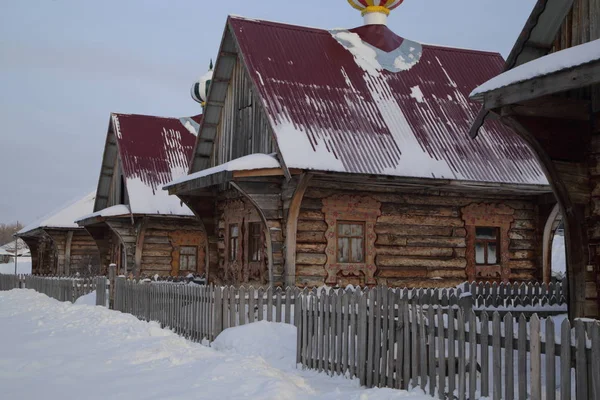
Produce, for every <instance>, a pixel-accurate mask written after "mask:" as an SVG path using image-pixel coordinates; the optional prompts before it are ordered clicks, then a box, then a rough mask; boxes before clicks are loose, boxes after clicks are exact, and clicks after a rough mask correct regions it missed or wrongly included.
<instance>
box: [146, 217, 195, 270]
mask: <svg viewBox="0 0 600 400" xmlns="http://www.w3.org/2000/svg"><path fill="white" fill-rule="evenodd" d="M180 246H195V247H197V249H198V253H197V267H198V268H197V269H196V270H195V271H191V270H182V269H180V266H179V247H180ZM205 265H206V235H205V234H204V232H203V231H202V227H201V225H200V223H199V222H198V221H196V219H195V218H193V217H190V218H175V217H171V218H169V217H162V218H150V219H149V221H148V224H147V227H146V232H145V235H144V240H143V249H142V260H141V275H142V276H153V275H155V274H158V275H160V276H167V275H170V276H182V275H183V276H185V275H187V274H189V273H194V274H198V275H202V274H204V273H205V272H206V268H205Z"/></svg>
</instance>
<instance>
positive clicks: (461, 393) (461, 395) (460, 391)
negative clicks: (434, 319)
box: [457, 309, 496, 400]
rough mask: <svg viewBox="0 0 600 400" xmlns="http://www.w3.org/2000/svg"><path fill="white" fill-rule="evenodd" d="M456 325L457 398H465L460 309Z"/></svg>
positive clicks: (463, 348) (461, 314) (462, 324)
mask: <svg viewBox="0 0 600 400" xmlns="http://www.w3.org/2000/svg"><path fill="white" fill-rule="evenodd" d="M457 325H458V337H457V338H458V354H457V357H458V400H465V399H466V362H465V360H466V354H465V342H466V340H465V319H464V312H463V310H462V309H459V310H458V314H457ZM494 400H496V399H494Z"/></svg>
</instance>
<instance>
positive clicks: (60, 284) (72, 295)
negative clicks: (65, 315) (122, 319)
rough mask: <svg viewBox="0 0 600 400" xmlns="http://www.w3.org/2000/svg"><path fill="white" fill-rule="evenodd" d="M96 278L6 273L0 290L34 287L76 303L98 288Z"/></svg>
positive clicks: (38, 290) (0, 277) (37, 290)
mask: <svg viewBox="0 0 600 400" xmlns="http://www.w3.org/2000/svg"><path fill="white" fill-rule="evenodd" d="M96 282H97V280H96V278H79V277H75V276H71V277H68V276H67V277H65V276H62V277H59V276H37V275H4V274H0V290H11V289H33V290H35V291H36V292H39V293H43V294H45V295H47V296H48V297H52V298H53V299H56V300H58V301H70V302H72V303H74V302H75V301H76V300H77V299H78V298H79V297H81V296H84V295H86V294H88V293H90V292H93V291H94V290H96Z"/></svg>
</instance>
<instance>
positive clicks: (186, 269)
mask: <svg viewBox="0 0 600 400" xmlns="http://www.w3.org/2000/svg"><path fill="white" fill-rule="evenodd" d="M183 249H193V251H194V254H183V251H182V250H183ZM192 256H193V257H194V259H195V260H196V262H195V265H194V268H190V267H189V265H190V263H189V258H190V257H192ZM184 258H186V259H187V260H188V263H187V267H186V268H185V269H184V271H197V270H198V246H193V245H183V246H179V270H182V267H181V266H182V264H183V263H182V259H184Z"/></svg>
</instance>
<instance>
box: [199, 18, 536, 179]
mask: <svg viewBox="0 0 600 400" xmlns="http://www.w3.org/2000/svg"><path fill="white" fill-rule="evenodd" d="M229 23H230V27H231V29H232V31H233V33H234V35H235V37H236V41H237V43H238V45H239V50H240V52H241V56H242V59H243V60H244V62H245V64H246V66H247V68H248V71H249V73H250V76H251V78H252V79H253V81H254V83H255V85H256V87H257V89H258V92H259V94H260V96H261V98H262V101H263V104H264V106H265V109H266V112H267V115H268V117H269V119H270V121H271V124H272V126H273V130H274V132H275V136H276V138H277V143H278V146H279V149H280V151H281V153H282V156H283V159H284V162H285V164H286V166H287V167H288V168H302V169H314V170H328V171H340V172H350V173H364V174H380V175H392V176H410V177H420V178H440V179H458V180H471V181H483V182H494V183H517V184H547V181H546V178H545V177H544V174H543V172H542V170H541V168H540V167H539V165H538V164H537V162H536V161H535V157H534V155H533V153H532V152H531V150H530V149H529V148H528V147H527V145H526V144H525V143H524V142H523V141H522V140H521V139H520V138H519V137H518V136H517V135H516V134H515V133H514V132H512V131H511V130H509V129H508V128H506V127H505V126H503V125H502V124H500V123H499V122H493V121H490V122H489V123H488V124H486V126H485V127H484V128H483V129H482V133H481V135H480V137H479V138H478V140H471V139H470V138H469V137H468V135H467V133H468V131H469V127H470V124H471V121H473V119H474V118H475V116H476V114H477V112H478V106H477V104H476V103H473V102H471V101H470V100H469V99H468V94H469V93H470V91H471V90H473V89H474V88H475V87H477V86H478V85H479V84H481V83H483V82H485V81H487V80H488V79H490V78H491V77H493V76H495V75H497V74H498V73H499V72H501V71H502V66H503V62H504V61H503V60H502V57H501V56H500V55H499V54H495V53H487V52H478V51H471V50H464V49H453V48H447V47H438V46H432V45H422V54H420V58H418V57H417V58H415V60H418V62H416V63H415V62H412V64H410V65H404V64H402V63H400V64H399V65H400V68H401V69H402V68H404V70H401V71H400V72H397V73H392V72H388V71H387V70H384V69H381V68H377V62H376V61H377V60H375V59H374V55H373V53H376V52H379V55H380V56H381V57H380V58H385V57H388V55H386V54H385V51H383V50H377V48H376V47H375V46H377V47H379V48H380V49H384V50H390V49H391V48H392V47H394V45H395V46H397V43H401V44H402V43H404V42H405V41H404V39H402V38H401V37H399V36H396V35H395V34H394V33H393V32H391V31H390V30H389V29H388V28H387V27H385V26H375V25H371V26H367V27H361V28H358V29H356V30H353V31H348V32H346V33H345V37H346V38H348V39H349V40H351V41H352V42H355V39H362V40H358V41H359V42H361V43H362V45H361V44H360V43H359V47H360V46H362V47H360V48H358V49H353V53H351V51H349V49H348V48H347V47H344V46H343V45H342V44H340V41H339V40H336V38H334V36H333V34H332V32H329V31H326V30H321V29H314V28H306V27H300V26H291V25H285V24H280V23H275V22H266V21H257V20H248V19H244V18H240V17H231V18H230V20H229ZM356 35H358V36H356ZM368 43H370V44H368ZM409 43H410V42H409ZM419 46H420V45H419ZM410 50H411V51H413V50H414V48H413V47H410ZM381 52H383V53H381ZM411 57H412V56H411ZM388 58H389V57H388ZM395 61H397V59H396V60H392V62H395ZM373 66H374V67H373ZM209 100H210V99H209Z"/></svg>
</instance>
